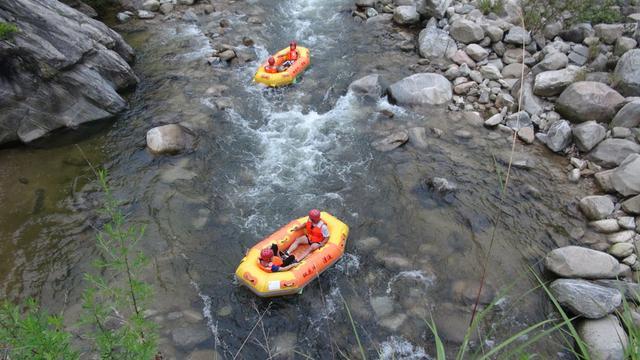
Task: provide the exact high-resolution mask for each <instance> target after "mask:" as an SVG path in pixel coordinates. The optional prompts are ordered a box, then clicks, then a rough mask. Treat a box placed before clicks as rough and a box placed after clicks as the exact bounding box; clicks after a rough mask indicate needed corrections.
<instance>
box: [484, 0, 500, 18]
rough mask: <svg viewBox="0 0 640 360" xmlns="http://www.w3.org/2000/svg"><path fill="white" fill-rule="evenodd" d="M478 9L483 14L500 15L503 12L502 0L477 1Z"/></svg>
mask: <svg viewBox="0 0 640 360" xmlns="http://www.w3.org/2000/svg"><path fill="white" fill-rule="evenodd" d="M478 8H479V9H480V11H482V13H483V14H485V15H487V14H489V13H494V14H500V13H501V12H503V11H504V0H479V1H478Z"/></svg>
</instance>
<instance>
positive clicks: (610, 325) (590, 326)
mask: <svg viewBox="0 0 640 360" xmlns="http://www.w3.org/2000/svg"><path fill="white" fill-rule="evenodd" d="M576 330H577V331H578V335H579V336H580V338H581V339H582V340H583V341H584V343H585V344H586V346H587V349H588V351H589V354H590V355H591V358H592V359H607V360H623V359H624V358H625V348H626V347H627V344H628V341H629V340H628V337H627V334H626V333H625V331H624V329H623V328H622V326H621V325H620V321H619V320H618V318H617V317H616V316H615V315H608V316H606V317H604V318H602V319H598V320H583V321H581V322H580V323H579V324H578V326H577V327H576Z"/></svg>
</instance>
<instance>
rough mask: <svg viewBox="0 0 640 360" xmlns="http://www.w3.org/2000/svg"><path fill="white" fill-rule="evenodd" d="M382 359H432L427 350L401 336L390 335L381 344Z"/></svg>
mask: <svg viewBox="0 0 640 360" xmlns="http://www.w3.org/2000/svg"><path fill="white" fill-rule="evenodd" d="M379 359H380V360H391V359H394V360H424V359H428V360H431V359H432V358H431V357H430V356H429V355H427V353H426V352H425V350H424V349H423V348H422V347H420V346H417V345H413V344H412V343H410V342H409V341H408V340H407V339H405V338H403V337H401V336H390V337H389V338H388V339H387V340H386V341H384V342H383V343H381V344H380V357H379Z"/></svg>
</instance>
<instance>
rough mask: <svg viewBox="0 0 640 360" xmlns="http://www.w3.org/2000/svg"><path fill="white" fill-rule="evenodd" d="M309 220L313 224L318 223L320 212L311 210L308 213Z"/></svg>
mask: <svg viewBox="0 0 640 360" xmlns="http://www.w3.org/2000/svg"><path fill="white" fill-rule="evenodd" d="M309 219H311V221H313V222H314V223H317V222H318V221H320V210H318V209H312V210H311V211H309Z"/></svg>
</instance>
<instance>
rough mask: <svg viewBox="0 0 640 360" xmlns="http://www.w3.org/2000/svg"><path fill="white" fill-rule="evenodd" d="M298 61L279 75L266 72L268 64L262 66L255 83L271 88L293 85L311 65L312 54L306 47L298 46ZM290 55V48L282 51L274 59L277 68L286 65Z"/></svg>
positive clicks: (255, 77) (254, 79) (257, 72)
mask: <svg viewBox="0 0 640 360" xmlns="http://www.w3.org/2000/svg"><path fill="white" fill-rule="evenodd" d="M296 49H297V51H298V60H296V61H295V62H294V63H293V64H291V66H289V67H288V68H286V69H285V70H283V71H280V72H277V73H268V72H266V71H265V69H264V67H265V66H267V65H269V63H268V62H265V63H264V64H262V65H260V67H259V68H258V71H256V74H255V76H254V77H253V81H255V82H259V83H261V84H264V85H267V86H271V87H279V86H285V85H290V84H292V83H293V82H294V81H295V80H296V78H297V77H298V76H299V75H300V74H302V73H303V72H304V71H305V70H306V69H307V67H309V64H311V53H310V52H309V49H307V48H306V47H302V46H298V47H297V48H296ZM288 53H289V47H286V48H284V49H282V50H280V51H278V52H277V53H276V54H275V55H274V56H273V57H274V59H275V60H276V64H275V66H276V67H279V66H281V65H282V63H284V62H285V61H286V59H287V54H288Z"/></svg>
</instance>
